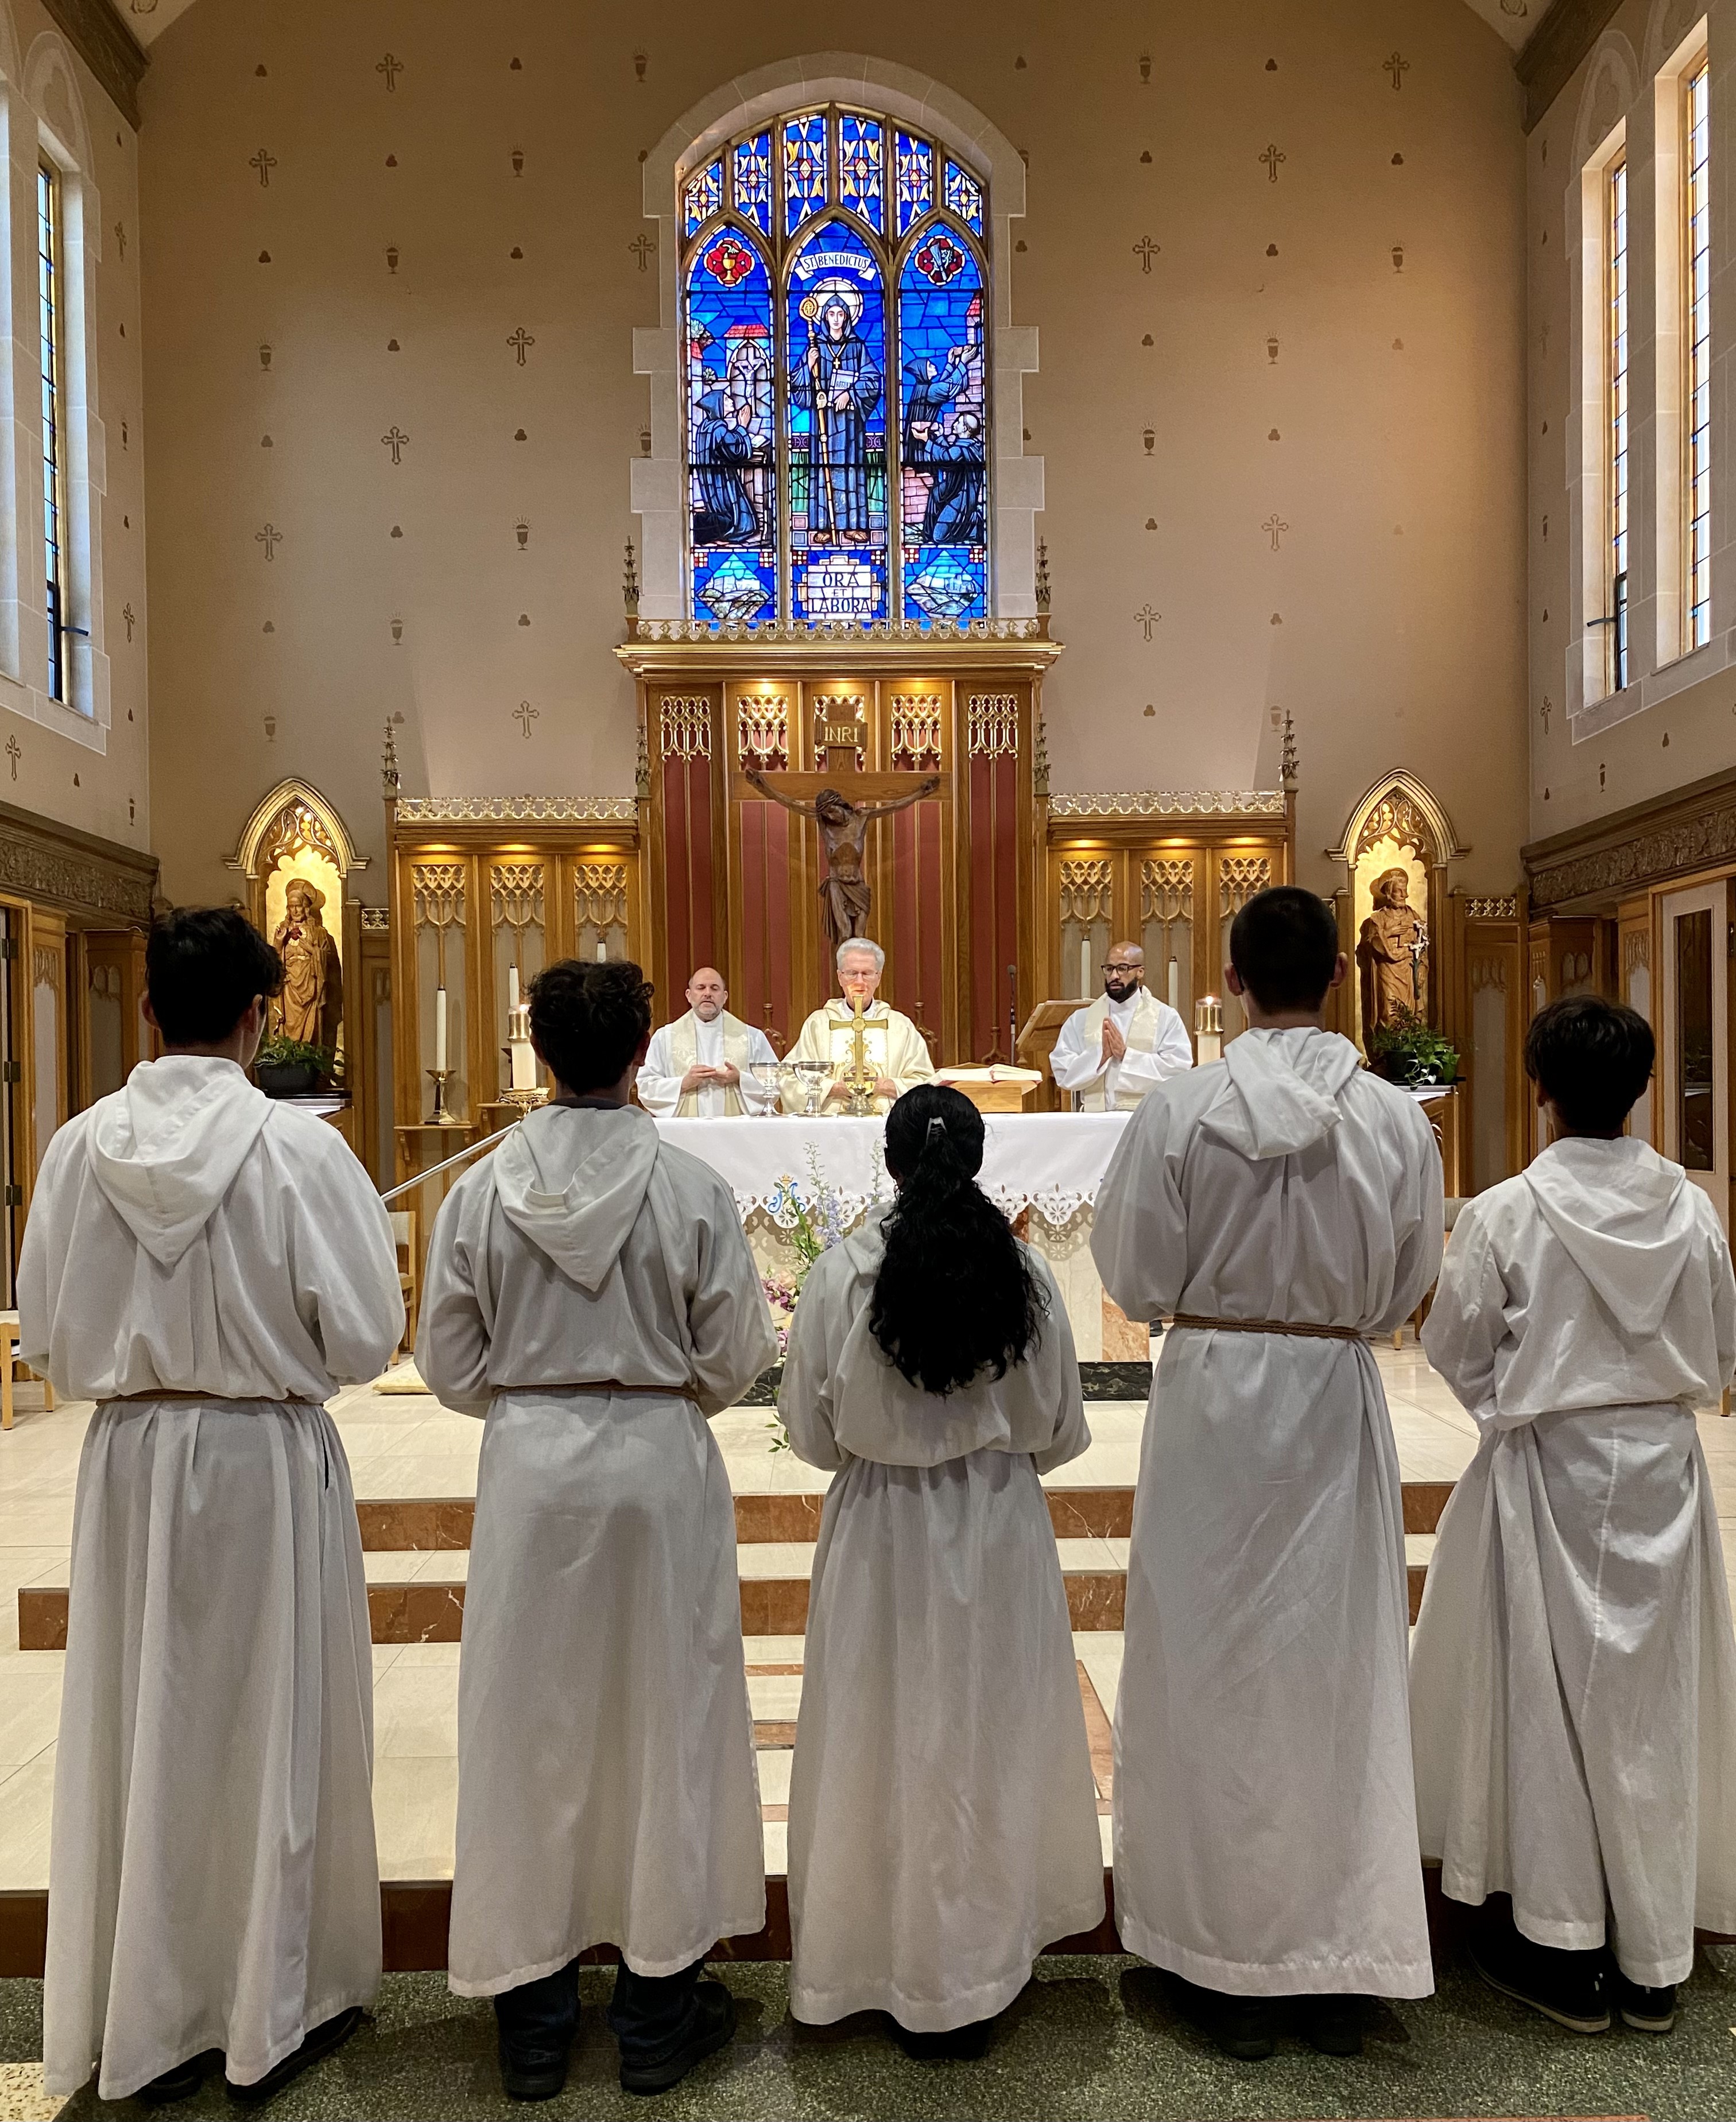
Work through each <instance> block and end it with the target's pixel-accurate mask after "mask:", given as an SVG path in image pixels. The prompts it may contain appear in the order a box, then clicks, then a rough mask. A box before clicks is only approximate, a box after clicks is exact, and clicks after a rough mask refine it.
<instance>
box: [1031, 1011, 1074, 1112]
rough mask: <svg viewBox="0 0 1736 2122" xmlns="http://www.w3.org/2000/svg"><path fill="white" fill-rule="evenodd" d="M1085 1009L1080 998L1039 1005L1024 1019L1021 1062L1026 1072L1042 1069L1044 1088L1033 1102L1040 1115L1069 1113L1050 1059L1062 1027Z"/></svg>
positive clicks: (1037, 1093) (1038, 1092)
mask: <svg viewBox="0 0 1736 2122" xmlns="http://www.w3.org/2000/svg"><path fill="white" fill-rule="evenodd" d="M1084 1007H1086V1005H1085V1004H1084V1003H1082V1002H1080V1001H1079V1000H1078V998H1074V1000H1072V1001H1070V1002H1040V1003H1038V1004H1037V1006H1036V1008H1035V1009H1034V1010H1032V1012H1031V1014H1030V1016H1029V1017H1027V1018H1026V1019H1025V1021H1024V1026H1023V1028H1022V1030H1021V1031H1020V1033H1019V1035H1018V1058H1019V1059H1020V1060H1021V1061H1022V1062H1023V1063H1024V1064H1025V1066H1026V1067H1027V1068H1041V1070H1042V1072H1043V1087H1042V1088H1041V1090H1040V1091H1037V1092H1036V1096H1035V1098H1034V1099H1033V1101H1032V1102H1033V1104H1034V1105H1035V1106H1036V1110H1038V1111H1040V1112H1048V1113H1060V1112H1065V1111H1066V1110H1067V1107H1066V1105H1065V1104H1064V1103H1063V1102H1062V1095H1061V1093H1060V1091H1058V1090H1056V1088H1055V1077H1054V1074H1053V1073H1052V1072H1051V1070H1050V1066H1049V1056H1050V1054H1052V1053H1053V1052H1054V1051H1055V1040H1057V1039H1059V1038H1060V1035H1061V1026H1063V1025H1064V1024H1065V1022H1066V1021H1067V1020H1068V1018H1069V1017H1071V1016H1072V1014H1073V1012H1074V1010H1076V1009H1083V1008H1084Z"/></svg>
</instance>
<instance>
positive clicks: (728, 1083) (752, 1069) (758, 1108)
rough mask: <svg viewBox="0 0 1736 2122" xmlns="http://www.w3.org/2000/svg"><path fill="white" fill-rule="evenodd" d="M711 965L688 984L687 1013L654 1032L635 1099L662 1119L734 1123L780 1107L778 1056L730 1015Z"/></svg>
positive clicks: (756, 1033)
mask: <svg viewBox="0 0 1736 2122" xmlns="http://www.w3.org/2000/svg"><path fill="white" fill-rule="evenodd" d="M728 1000H729V990H728V988H726V987H725V986H724V984H723V975H722V974H721V973H720V972H719V971H718V970H717V968H716V966H714V965H701V966H700V969H699V970H698V971H697V972H696V973H695V975H694V976H693V978H692V979H690V980H689V981H688V983H687V1014H686V1017H677V1018H676V1021H675V1022H674V1023H673V1024H666V1025H665V1026H663V1027H662V1030H661V1031H654V1032H653V1034H652V1035H651V1044H650V1045H649V1046H648V1048H647V1049H646V1052H645V1058H644V1060H643V1062H642V1063H640V1065H639V1103H640V1104H641V1105H643V1107H644V1108H645V1110H646V1111H647V1112H648V1113H651V1114H653V1115H655V1116H656V1117H657V1119H660V1120H667V1119H684V1120H690V1119H707V1120H709V1119H737V1118H738V1117H739V1116H740V1115H742V1114H744V1113H755V1114H757V1113H769V1112H771V1111H773V1110H775V1108H776V1105H777V1102H778V1057H777V1055H776V1054H774V1052H773V1051H772V1045H771V1041H770V1040H769V1039H768V1038H767V1037H766V1036H765V1033H764V1032H763V1031H756V1030H755V1029H754V1027H753V1026H752V1025H751V1024H743V1023H742V1020H741V1019H740V1018H739V1017H732V1016H731V1015H730V1013H729V1012H728V1010H727V1009H726V1008H725V1007H723V1005H724V1004H725V1003H727V1002H728Z"/></svg>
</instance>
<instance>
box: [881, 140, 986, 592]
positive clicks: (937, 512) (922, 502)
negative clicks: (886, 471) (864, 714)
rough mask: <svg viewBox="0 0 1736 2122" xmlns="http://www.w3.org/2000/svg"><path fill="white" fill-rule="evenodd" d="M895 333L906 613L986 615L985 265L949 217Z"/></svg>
mask: <svg viewBox="0 0 1736 2122" xmlns="http://www.w3.org/2000/svg"><path fill="white" fill-rule="evenodd" d="M948 174H949V175H950V174H951V166H949V167H948ZM979 199H980V193H979ZM898 339H899V347H898V358H899V377H900V382H899V454H900V487H899V516H900V535H899V546H900V553H899V560H900V567H901V573H902V579H903V584H904V609H905V616H906V617H907V618H912V619H915V618H922V617H927V618H930V619H980V618H982V617H984V616H985V615H986V612H987V610H988V586H989V550H988V521H987V505H986V495H985V474H986V470H987V457H988V434H989V430H988V417H987V404H988V400H987V395H986V391H985V358H984V357H985V342H984V333H983V281H982V269H981V268H980V265H979V264H978V263H977V260H976V253H975V251H973V250H971V246H970V245H969V244H968V243H966V241H965V240H964V238H963V236H961V235H960V234H958V233H957V231H954V230H952V229H949V228H948V227H947V226H946V224H945V223H944V222H937V223H936V224H935V225H934V227H931V228H929V230H928V231H926V233H925V234H924V236H922V237H921V238H920V240H919V241H918V242H917V244H916V246H915V249H914V250H912V251H911V252H910V255H909V257H908V258H906V259H905V263H904V271H903V273H902V274H901V277H900V280H899V288H898Z"/></svg>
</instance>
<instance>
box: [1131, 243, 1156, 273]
mask: <svg viewBox="0 0 1736 2122" xmlns="http://www.w3.org/2000/svg"><path fill="white" fill-rule="evenodd" d="M1162 249H1163V245H1162V244H1161V243H1153V241H1152V240H1151V238H1150V237H1149V236H1141V237H1140V238H1139V241H1138V242H1137V243H1136V244H1135V245H1134V246H1133V255H1134V256H1135V258H1137V259H1139V270H1140V271H1141V272H1142V273H1149V272H1150V270H1151V261H1152V259H1153V258H1155V257H1156V256H1157V255H1158V252H1159V251H1160V250H1162Z"/></svg>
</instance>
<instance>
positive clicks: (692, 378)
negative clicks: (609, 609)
mask: <svg viewBox="0 0 1736 2122" xmlns="http://www.w3.org/2000/svg"><path fill="white" fill-rule="evenodd" d="M680 207H681V230H682V235H683V239H684V246H685V247H684V250H683V252H682V261H681V265H682V279H681V284H682V287H683V290H684V301H683V313H682V338H681V344H682V350H683V360H684V364H685V367H686V377H685V386H686V406H687V431H686V445H687V496H688V502H687V506H688V567H689V573H688V593H689V598H690V610H691V614H692V616H693V617H694V618H695V619H710V620H714V621H718V622H719V623H722V624H732V623H733V624H752V623H756V622H758V621H760V620H770V619H798V620H806V619H854V620H858V621H863V620H876V619H915V620H918V621H922V620H929V619H950V620H954V621H958V620H965V619H980V618H981V617H983V616H985V614H986V613H987V610H988V588H989V549H988V497H987V492H986V482H987V469H988V462H989V452H988V445H989V403H988V373H987V372H988V347H987V338H986V331H985V319H986V315H987V294H988V270H987V266H986V264H985V255H984V252H983V249H982V239H983V232H984V230H985V227H986V226H987V212H988V203H987V199H986V196H985V187H984V185H983V182H982V180H981V179H980V176H979V175H977V174H976V172H975V171H972V170H970V169H968V168H966V166H965V165H964V164H963V163H962V161H959V160H957V157H955V156H953V155H952V153H951V152H950V151H948V149H947V148H946V147H943V145H941V144H940V143H936V142H934V141H930V140H927V139H924V138H921V137H919V135H917V134H915V133H910V132H906V131H905V129H903V128H902V127H901V126H899V125H897V124H894V123H893V122H891V120H889V119H886V118H883V117H880V116H877V115H875V114H874V113H873V112H871V111H866V110H853V109H850V108H848V107H845V106H842V105H827V106H826V108H824V109H821V110H802V111H798V112H795V113H793V114H792V115H788V116H786V117H783V118H780V119H777V120H776V121H774V122H773V123H771V124H765V125H762V126H760V127H759V128H757V129H755V130H753V131H751V132H748V133H743V134H742V136H741V137H740V138H737V139H736V140H733V141H732V142H730V143H728V145H727V146H725V147H723V149H722V150H721V152H718V153H716V154H714V155H713V156H712V157H710V158H709V160H708V161H706V162H705V163H704V165H703V166H700V167H697V168H693V169H690V170H687V171H684V172H683V173H682V175H681V182H680Z"/></svg>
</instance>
